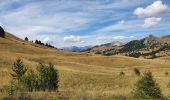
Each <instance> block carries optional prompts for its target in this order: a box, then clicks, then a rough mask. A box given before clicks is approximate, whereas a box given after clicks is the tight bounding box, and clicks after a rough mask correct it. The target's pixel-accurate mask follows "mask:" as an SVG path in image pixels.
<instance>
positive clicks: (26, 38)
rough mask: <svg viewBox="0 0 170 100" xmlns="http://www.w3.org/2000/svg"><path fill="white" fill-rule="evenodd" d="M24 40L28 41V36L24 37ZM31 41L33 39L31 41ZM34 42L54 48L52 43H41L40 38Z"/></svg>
mask: <svg viewBox="0 0 170 100" xmlns="http://www.w3.org/2000/svg"><path fill="white" fill-rule="evenodd" d="M25 41H29V39H28V37H25ZM32 42H33V41H32ZM34 43H35V44H39V45H43V46H47V47H50V48H55V47H54V46H53V45H51V44H49V43H43V42H41V41H40V40H35V42H34Z"/></svg>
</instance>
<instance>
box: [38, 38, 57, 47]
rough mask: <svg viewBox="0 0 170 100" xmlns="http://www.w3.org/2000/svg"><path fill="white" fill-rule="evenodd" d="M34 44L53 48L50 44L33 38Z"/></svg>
mask: <svg viewBox="0 0 170 100" xmlns="http://www.w3.org/2000/svg"><path fill="white" fill-rule="evenodd" d="M35 44H39V45H43V46H47V47H50V48H55V47H54V46H52V45H51V44H48V43H46V44H44V43H43V42H41V41H40V40H35Z"/></svg>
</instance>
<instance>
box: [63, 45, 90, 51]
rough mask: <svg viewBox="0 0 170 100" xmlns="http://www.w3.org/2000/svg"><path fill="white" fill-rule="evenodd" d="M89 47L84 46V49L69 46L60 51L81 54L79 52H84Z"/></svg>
mask: <svg viewBox="0 0 170 100" xmlns="http://www.w3.org/2000/svg"><path fill="white" fill-rule="evenodd" d="M91 47H92V46H84V47H77V46H71V47H63V48H61V49H62V50H63V51H68V52H81V51H85V50H87V49H89V48H91Z"/></svg>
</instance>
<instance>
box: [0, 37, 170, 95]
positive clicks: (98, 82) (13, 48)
mask: <svg viewBox="0 0 170 100" xmlns="http://www.w3.org/2000/svg"><path fill="white" fill-rule="evenodd" d="M0 55H1V56H0V89H2V87H3V86H4V85H7V84H8V83H9V81H10V76H9V73H10V67H11V65H12V63H13V62H14V61H15V60H16V59H17V58H22V59H23V60H24V63H25V64H26V65H27V67H29V68H34V67H35V66H36V64H37V61H39V60H44V61H45V62H46V63H48V62H49V61H51V62H53V63H54V64H55V65H56V68H58V70H59V76H60V87H59V91H60V92H59V94H60V96H61V97H65V96H70V97H72V98H74V96H76V97H83V96H85V97H88V96H90V97H91V98H93V97H94V98H96V97H99V98H103V97H106V98H107V97H109V96H112V95H124V96H129V94H130V92H131V91H132V88H133V85H134V83H135V82H136V80H137V79H138V77H137V76H134V74H133V68H134V67H136V68H139V69H140V70H142V72H144V71H146V70H151V71H152V72H153V74H154V77H155V78H156V81H157V82H158V83H159V84H160V86H161V89H162V90H163V92H164V94H166V95H170V89H169V88H167V84H168V82H169V79H170V77H168V76H165V74H164V73H165V72H169V73H170V62H168V61H169V59H166V60H165V59H155V60H144V59H135V58H128V57H123V56H110V57H104V56H97V55H91V54H86V53H66V52H62V51H59V50H55V49H50V48H47V47H43V46H39V45H35V44H33V43H31V42H25V41H23V40H20V39H18V38H16V37H14V36H12V35H10V34H7V36H6V37H5V39H3V38H0ZM120 71H123V72H125V76H123V77H121V76H119V72H120ZM42 94H44V95H45V93H36V96H38V95H39V96H42ZM47 94H48V95H49V96H56V93H54V94H55V95H54V94H52V93H51V94H49V93H47ZM47 94H46V95H47ZM0 95H2V93H0ZM32 95H34V96H35V93H34V94H32ZM48 95H47V97H48Z"/></svg>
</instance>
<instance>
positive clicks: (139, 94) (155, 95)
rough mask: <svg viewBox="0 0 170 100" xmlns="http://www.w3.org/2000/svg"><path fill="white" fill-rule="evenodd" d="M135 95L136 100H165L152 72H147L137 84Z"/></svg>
mask: <svg viewBox="0 0 170 100" xmlns="http://www.w3.org/2000/svg"><path fill="white" fill-rule="evenodd" d="M132 93H133V95H134V97H136V98H142V99H153V100H158V99H159V100H163V99H164V96H163V94H162V93H161V90H160V88H159V86H158V84H157V83H156V82H155V80H154V79H153V76H152V73H151V72H150V71H148V72H146V73H145V74H144V76H142V78H141V79H140V80H139V81H138V82H137V83H136V84H135V88H134V90H133V92H132Z"/></svg>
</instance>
